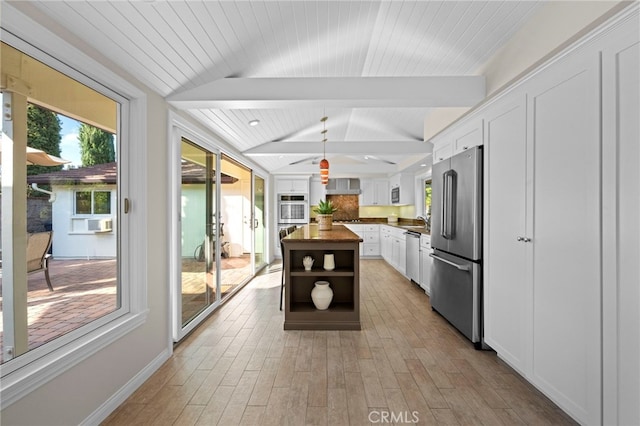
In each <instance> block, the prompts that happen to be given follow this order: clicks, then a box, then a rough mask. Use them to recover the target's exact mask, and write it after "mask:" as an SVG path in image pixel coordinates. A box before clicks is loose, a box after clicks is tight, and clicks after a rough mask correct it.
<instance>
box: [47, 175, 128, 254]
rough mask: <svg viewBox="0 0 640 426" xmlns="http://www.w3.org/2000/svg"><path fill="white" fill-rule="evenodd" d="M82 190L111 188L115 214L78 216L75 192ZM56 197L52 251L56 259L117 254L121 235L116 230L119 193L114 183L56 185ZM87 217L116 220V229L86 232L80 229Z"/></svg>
mask: <svg viewBox="0 0 640 426" xmlns="http://www.w3.org/2000/svg"><path fill="white" fill-rule="evenodd" d="M78 190H86V191H90V190H100V191H111V214H110V215H92V216H76V215H74V207H73V206H74V194H75V191H78ZM53 192H54V194H55V195H56V200H55V201H54V202H53V203H52V205H51V207H52V216H53V220H52V224H53V243H52V248H53V251H52V254H53V257H54V258H73V259H78V258H82V259H99V258H113V257H116V254H117V234H116V232H115V229H117V228H116V226H117V223H116V220H117V219H116V209H117V207H116V206H117V193H116V190H115V186H114V185H107V186H98V187H97V186H95V185H75V186H73V187H70V186H59V185H54V186H53ZM87 219H111V220H113V228H112V229H114V231H113V232H93V231H86V232H85V231H82V230H80V229H78V228H80V227H82V226H84V222H85V221H86V220H87Z"/></svg>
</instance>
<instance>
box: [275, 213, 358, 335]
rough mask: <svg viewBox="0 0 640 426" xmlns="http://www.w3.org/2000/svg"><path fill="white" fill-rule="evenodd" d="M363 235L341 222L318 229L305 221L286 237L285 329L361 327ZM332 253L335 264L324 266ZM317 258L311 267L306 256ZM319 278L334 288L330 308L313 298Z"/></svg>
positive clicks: (284, 241)
mask: <svg viewBox="0 0 640 426" xmlns="http://www.w3.org/2000/svg"><path fill="white" fill-rule="evenodd" d="M361 241H362V239H361V238H360V237H359V236H358V235H356V234H354V233H353V232H351V231H350V230H348V229H347V228H346V227H344V226H342V225H334V226H333V230H331V231H318V229H317V225H305V226H303V227H301V228H299V229H298V230H297V231H295V232H294V233H292V234H290V235H289V236H287V237H285V239H284V240H283V244H284V249H285V252H284V269H285V312H284V316H285V320H284V329H285V330H360V329H361V326H360V271H359V265H360V251H359V246H360V242H361ZM327 254H332V255H333V258H334V264H335V268H334V269H332V270H325V269H324V259H325V255H327ZM306 256H310V257H312V258H313V259H314V262H313V266H312V268H311V270H310V271H307V270H305V268H304V266H303V259H304V258H305V257H306ZM316 281H328V282H329V283H330V287H331V290H332V291H333V299H332V301H331V304H330V305H329V308H328V309H326V310H318V309H316V307H315V306H314V304H313V301H312V299H311V291H312V290H313V288H314V285H315V284H314V283H315V282H316Z"/></svg>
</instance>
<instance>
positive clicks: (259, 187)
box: [253, 175, 267, 273]
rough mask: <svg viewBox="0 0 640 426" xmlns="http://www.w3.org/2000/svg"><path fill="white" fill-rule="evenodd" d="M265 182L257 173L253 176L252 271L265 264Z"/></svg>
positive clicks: (256, 270)
mask: <svg viewBox="0 0 640 426" xmlns="http://www.w3.org/2000/svg"><path fill="white" fill-rule="evenodd" d="M265 190H266V188H265V182H264V179H263V178H261V177H260V176H258V175H254V177H253V241H254V244H253V247H254V248H253V254H254V256H253V270H254V273H255V272H258V271H259V270H260V269H262V268H264V267H265V266H267V255H266V249H267V245H266V238H265V237H266V229H265V223H266V219H267V218H266V214H267V212H266V205H265Z"/></svg>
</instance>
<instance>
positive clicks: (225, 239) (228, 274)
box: [170, 128, 266, 341]
mask: <svg viewBox="0 0 640 426" xmlns="http://www.w3.org/2000/svg"><path fill="white" fill-rule="evenodd" d="M176 131H177V134H180V135H181V136H179V137H178V138H177V139H176V140H177V143H176V145H175V149H174V154H173V155H175V157H178V156H179V159H180V161H179V165H178V162H177V161H176V162H175V163H174V164H175V170H174V173H173V176H174V180H173V191H172V194H173V198H172V200H173V201H172V203H173V205H174V208H173V209H172V210H173V216H172V217H173V220H172V223H173V226H172V241H173V242H172V256H171V259H172V262H171V265H170V271H171V277H172V284H171V288H172V311H173V313H174V315H173V317H174V321H173V335H174V340H175V341H179V340H180V339H182V337H184V336H185V335H186V334H187V333H189V332H190V331H191V330H193V329H194V328H195V327H196V326H197V325H198V324H199V323H200V322H201V321H202V320H204V319H205V318H206V317H207V316H208V315H209V314H211V312H213V310H214V309H215V308H216V307H217V306H218V305H219V304H220V303H222V302H224V301H225V300H226V299H227V298H228V297H229V296H231V295H232V294H233V293H234V292H236V291H238V290H239V289H240V288H241V287H242V286H243V285H244V284H246V283H247V282H248V281H249V280H250V279H251V278H252V277H253V276H254V274H255V272H256V271H257V270H258V269H260V268H262V267H264V266H265V265H266V253H265V248H266V244H265V227H264V224H265V181H264V179H262V178H260V177H255V176H254V174H253V172H252V170H251V169H250V168H248V167H247V166H245V165H243V164H242V163H240V162H238V161H237V160H234V159H233V158H231V157H229V156H228V155H226V154H224V153H222V152H220V151H219V150H215V149H213V148H210V147H209V148H208V147H207V146H208V144H207V143H206V142H203V141H201V140H198V139H197V138H195V137H191V136H188V133H187V132H183V131H182V129H177V128H176ZM178 147H179V148H178Z"/></svg>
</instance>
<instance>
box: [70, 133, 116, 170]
mask: <svg viewBox="0 0 640 426" xmlns="http://www.w3.org/2000/svg"><path fill="white" fill-rule="evenodd" d="M78 138H79V139H80V158H81V159H82V165H83V166H85V167H86V166H95V165H96V164H104V163H112V162H114V161H116V152H115V149H114V145H113V135H112V134H111V133H107V132H105V131H104V130H101V129H98V128H97V127H93V126H90V125H88V124H84V123H83V124H81V125H80V134H79V136H78Z"/></svg>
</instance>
